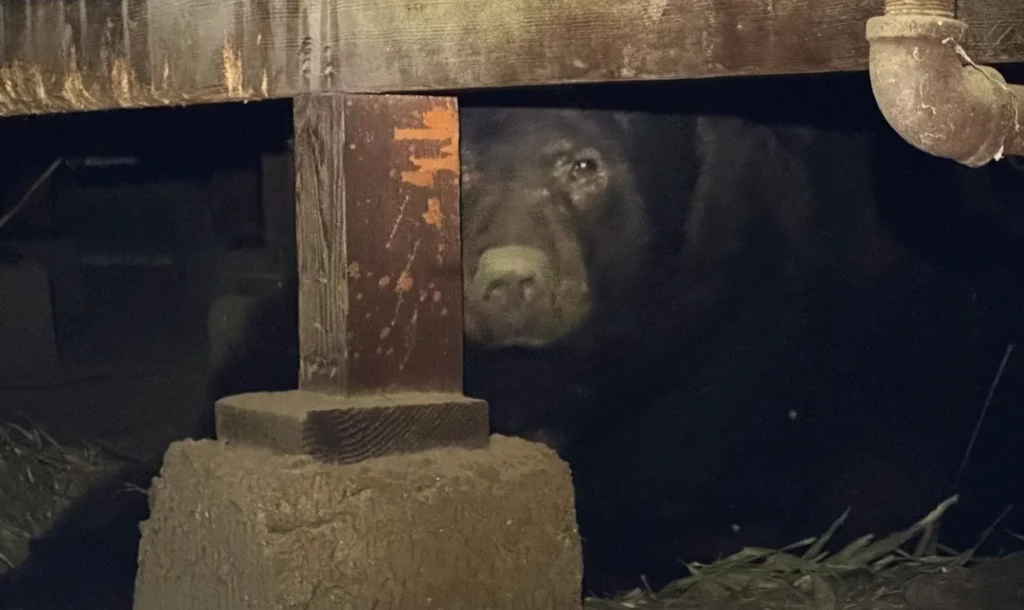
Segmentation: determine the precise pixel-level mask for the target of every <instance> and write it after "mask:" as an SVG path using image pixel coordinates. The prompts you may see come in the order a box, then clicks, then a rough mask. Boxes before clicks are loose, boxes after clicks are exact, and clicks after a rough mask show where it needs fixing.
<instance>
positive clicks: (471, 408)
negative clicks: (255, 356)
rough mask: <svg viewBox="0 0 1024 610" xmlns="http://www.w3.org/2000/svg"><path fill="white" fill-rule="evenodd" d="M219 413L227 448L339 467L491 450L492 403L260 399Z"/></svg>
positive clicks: (444, 397)
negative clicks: (446, 451)
mask: <svg viewBox="0 0 1024 610" xmlns="http://www.w3.org/2000/svg"><path fill="white" fill-rule="evenodd" d="M216 414H217V438H218V439H220V440H222V441H226V442H228V443H241V444H246V445H251V446H258V447H264V448H266V449H271V450H273V451H280V452H283V453H290V454H294V455H309V456H312V457H314V458H316V459H318V460H320V461H322V462H327V463H333V464H351V463H354V462H359V461H362V460H366V459H370V458H375V457H382V456H385V455H394V454H397V453H410V452H415V451H425V450H429V449H436V448H440V447H465V448H470V449H472V448H480V447H485V446H487V442H488V439H489V432H490V428H489V421H488V413H487V403H485V402H484V401H482V400H476V399H473V398H466V397H465V396H462V395H461V394H445V393H440V392H432V393H415V392H397V393H392V394H378V395H372V396H331V395H327V394H323V393H320V392H307V391H303V390H293V391H290V392H270V393H261V392H257V393H251V394H238V395H235V396H228V397H225V398H222V399H220V400H219V401H217V406H216Z"/></svg>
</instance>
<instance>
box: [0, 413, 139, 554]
mask: <svg viewBox="0 0 1024 610" xmlns="http://www.w3.org/2000/svg"><path fill="white" fill-rule="evenodd" d="M118 463H119V462H118V461H117V460H116V459H114V458H112V457H108V456H106V455H105V454H102V453H101V452H100V451H98V450H96V449H95V448H92V447H88V446H86V447H66V446H62V445H61V444H59V443H58V442H57V441H55V440H54V439H53V438H51V437H50V436H49V435H47V434H46V433H45V432H43V431H42V430H39V429H36V428H32V429H28V428H24V427H22V426H19V425H17V424H11V423H0V573H3V572H5V571H7V570H8V569H10V568H11V567H13V566H15V565H17V564H18V563H20V562H21V561H22V560H23V559H24V558H25V556H26V554H27V552H28V542H29V540H30V539H32V538H33V537H35V536H38V535H40V534H42V533H43V532H45V531H46V530H48V529H49V528H50V526H51V525H52V524H53V522H54V521H55V520H56V519H57V517H59V516H60V514H61V513H62V512H63V511H64V509H65V508H66V507H67V506H68V505H69V504H70V503H71V502H72V501H74V499H75V498H77V497H78V496H80V495H81V494H82V493H84V492H85V491H86V490H87V489H88V488H89V487H90V486H91V485H92V484H93V483H94V482H96V481H97V480H98V479H99V478H101V477H103V476H104V475H105V474H107V473H109V472H110V471H111V470H112V469H113V468H114V467H115V466H116V465H117V464H118Z"/></svg>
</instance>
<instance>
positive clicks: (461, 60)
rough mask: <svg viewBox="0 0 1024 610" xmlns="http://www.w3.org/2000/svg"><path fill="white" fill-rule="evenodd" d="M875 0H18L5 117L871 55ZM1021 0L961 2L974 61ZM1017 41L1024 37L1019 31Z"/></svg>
mask: <svg viewBox="0 0 1024 610" xmlns="http://www.w3.org/2000/svg"><path fill="white" fill-rule="evenodd" d="M883 5H884V0H638V1H636V2H610V1H609V2H592V1H586V0H547V1H540V0H506V1H502V2H494V1H492V0H380V1H371V0H89V1H86V0H10V1H8V2H4V3H2V4H0V116H2V115H18V114H35V113H52V112H63V111H72V110H98V109H106V108H122V107H137V106H160V105H177V104H191V103H200V102H222V101H228V100H253V99H263V98H268V97H291V96H294V95H296V94H298V93H302V92H317V91H329V90H336V91H347V92H411V91H431V90H434V91H437V90H447V91H452V90H466V89H473V88H479V87H502V86H504V87H508V86H520V85H537V84H551V83H570V82H577V83H578V82H596V81H614V80H648V79H682V78H702V77H710V76H725V75H752V74H788V73H808V72H830V71H844V70H863V69H865V68H866V61H867V42H866V41H865V38H864V24H865V21H866V20H867V19H868V18H869V17H872V16H874V15H879V14H881V13H882V7H883ZM1019 5H1020V0H963V6H964V10H963V11H961V12H962V13H963V15H964V16H965V17H966V18H967V19H968V21H969V23H970V24H971V25H972V27H973V28H974V29H976V30H977V31H976V32H974V33H973V34H972V37H971V39H970V44H969V45H968V47H967V51H968V53H969V54H970V55H971V56H972V57H973V59H974V60H975V61H978V62H982V63H987V62H993V61H1010V60H1024V48H1022V46H1024V45H1022V44H1020V42H1019V39H1020V37H1021V35H1020V34H1019V33H1018V32H1019V29H1020V18H1019V17H1020V7H1019ZM1015 41H1016V42H1015Z"/></svg>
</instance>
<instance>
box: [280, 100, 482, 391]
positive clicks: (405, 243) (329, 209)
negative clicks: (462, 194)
mask: <svg viewBox="0 0 1024 610" xmlns="http://www.w3.org/2000/svg"><path fill="white" fill-rule="evenodd" d="M294 112H295V173H296V215H295V216H296V225H297V237H298V244H299V246H298V248H299V254H298V265H299V311H300V321H299V352H300V376H299V384H300V388H302V389H306V390H316V391H321V392H331V393H342V394H347V395H350V396H354V395H360V394H372V393H376V392H394V391H424V392H452V393H459V392H461V391H462V282H461V250H462V248H461V244H460V239H459V151H458V146H459V132H458V109H457V106H456V103H455V101H454V99H451V98H431V97H425V96H388V95H343V94H307V95H300V96H299V97H297V98H296V100H295V111H294Z"/></svg>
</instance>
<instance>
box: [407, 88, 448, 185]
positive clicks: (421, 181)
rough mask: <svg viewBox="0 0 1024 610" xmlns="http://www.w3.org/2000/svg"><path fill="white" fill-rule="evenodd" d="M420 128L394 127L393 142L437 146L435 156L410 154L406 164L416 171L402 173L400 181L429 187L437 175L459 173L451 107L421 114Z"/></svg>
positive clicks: (445, 106)
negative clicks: (443, 172)
mask: <svg viewBox="0 0 1024 610" xmlns="http://www.w3.org/2000/svg"><path fill="white" fill-rule="evenodd" d="M422 123H423V127H411V128H401V127H396V128H395V135H394V139H395V141H396V142H404V141H417V140H418V141H428V142H431V141H432V142H437V143H439V144H440V151H439V153H440V154H438V155H437V156H431V157H423V156H417V155H416V154H415V149H414V150H413V153H412V154H410V155H409V162H410V163H411V164H412V166H413V167H414V168H415V169H411V170H407V171H403V172H402V182H404V183H406V184H411V185H413V186H419V187H432V186H434V183H435V181H436V178H437V173H438V172H442V171H447V172H452V173H454V174H456V175H458V172H459V117H458V113H457V112H456V110H455V108H454V107H453V106H448V105H443V106H436V107H434V108H432V109H430V110H427V111H425V112H424V113H423V121H422Z"/></svg>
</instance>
